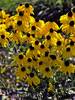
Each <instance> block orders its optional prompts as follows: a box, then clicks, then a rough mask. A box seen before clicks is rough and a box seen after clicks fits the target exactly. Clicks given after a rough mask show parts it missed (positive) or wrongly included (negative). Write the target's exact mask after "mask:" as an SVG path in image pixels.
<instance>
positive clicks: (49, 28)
mask: <svg viewBox="0 0 75 100" xmlns="http://www.w3.org/2000/svg"><path fill="white" fill-rule="evenodd" d="M58 29H59V27H58V25H57V24H56V23H55V22H49V21H48V22H46V23H45V25H44V26H43V28H42V31H41V33H42V34H44V35H46V34H47V33H48V32H50V33H53V32H54V31H57V30H58Z"/></svg>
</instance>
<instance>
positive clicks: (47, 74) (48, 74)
mask: <svg viewBox="0 0 75 100" xmlns="http://www.w3.org/2000/svg"><path fill="white" fill-rule="evenodd" d="M39 72H40V73H42V75H43V76H44V77H47V78H51V77H53V72H52V70H51V69H50V67H49V66H46V65H45V66H43V67H42V66H40V67H39Z"/></svg>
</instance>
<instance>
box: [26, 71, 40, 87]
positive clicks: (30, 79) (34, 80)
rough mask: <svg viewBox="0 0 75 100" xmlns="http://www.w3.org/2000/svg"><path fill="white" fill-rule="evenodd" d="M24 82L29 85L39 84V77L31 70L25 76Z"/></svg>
mask: <svg viewBox="0 0 75 100" xmlns="http://www.w3.org/2000/svg"><path fill="white" fill-rule="evenodd" d="M25 82H27V83H28V84H29V85H30V86H32V85H35V86H37V85H39V84H40V79H39V78H38V76H37V75H35V74H34V73H33V72H31V73H30V74H29V76H28V77H27V79H26V80H25Z"/></svg>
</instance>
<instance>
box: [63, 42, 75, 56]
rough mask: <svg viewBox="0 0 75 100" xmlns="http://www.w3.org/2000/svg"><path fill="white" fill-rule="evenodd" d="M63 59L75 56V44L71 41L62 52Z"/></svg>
mask: <svg viewBox="0 0 75 100" xmlns="http://www.w3.org/2000/svg"><path fill="white" fill-rule="evenodd" d="M62 56H63V58H69V57H72V56H75V42H74V41H70V42H69V44H68V45H67V46H66V47H65V48H64V49H63V51H62Z"/></svg>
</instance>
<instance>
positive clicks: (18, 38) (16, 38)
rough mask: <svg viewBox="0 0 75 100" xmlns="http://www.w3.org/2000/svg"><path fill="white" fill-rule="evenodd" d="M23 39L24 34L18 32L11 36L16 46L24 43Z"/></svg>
mask: <svg viewBox="0 0 75 100" xmlns="http://www.w3.org/2000/svg"><path fill="white" fill-rule="evenodd" d="M22 39H23V37H22V32H19V31H17V30H16V31H15V32H12V33H11V35H10V41H11V42H14V43H16V44H18V43H21V42H23V41H22Z"/></svg>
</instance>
